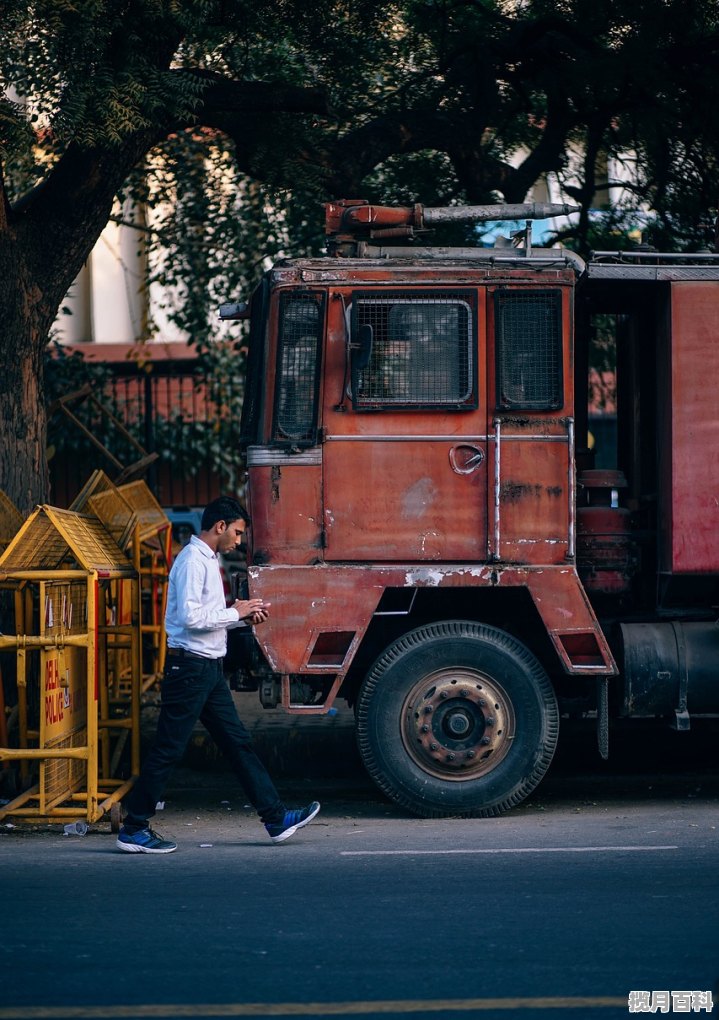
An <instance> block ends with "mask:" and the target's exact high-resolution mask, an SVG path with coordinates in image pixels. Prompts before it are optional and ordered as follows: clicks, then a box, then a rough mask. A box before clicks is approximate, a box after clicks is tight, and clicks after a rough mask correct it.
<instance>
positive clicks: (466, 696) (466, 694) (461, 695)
mask: <svg viewBox="0 0 719 1020" xmlns="http://www.w3.org/2000/svg"><path fill="white" fill-rule="evenodd" d="M459 696H460V698H468V697H469V691H460V692H459Z"/></svg>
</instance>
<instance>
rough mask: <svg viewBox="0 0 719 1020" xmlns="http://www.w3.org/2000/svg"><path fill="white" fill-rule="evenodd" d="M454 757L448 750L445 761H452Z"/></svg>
mask: <svg viewBox="0 0 719 1020" xmlns="http://www.w3.org/2000/svg"><path fill="white" fill-rule="evenodd" d="M454 759H455V755H454V754H452V752H451V751H450V753H449V754H448V755H447V761H454Z"/></svg>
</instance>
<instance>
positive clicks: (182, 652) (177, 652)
mask: <svg viewBox="0 0 719 1020" xmlns="http://www.w3.org/2000/svg"><path fill="white" fill-rule="evenodd" d="M167 654H168V655H169V656H170V657H171V658H173V659H199V660H200V662H219V659H212V658H211V657H210V656H209V655H198V654H197V652H188V650H187V649H186V648H168V649H167Z"/></svg>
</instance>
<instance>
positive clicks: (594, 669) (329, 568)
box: [248, 564, 618, 677]
mask: <svg viewBox="0 0 719 1020" xmlns="http://www.w3.org/2000/svg"><path fill="white" fill-rule="evenodd" d="M248 577H249V587H250V594H251V595H252V596H253V597H255V596H258V597H261V598H264V599H265V600H266V601H268V602H271V603H272V609H271V613H270V617H269V619H268V620H267V621H266V622H265V623H263V624H262V626H261V627H258V628H257V631H256V636H257V640H258V642H259V644H260V647H261V648H262V651H263V653H264V655H265V658H266V659H267V662H268V664H269V665H270V667H271V669H272V670H274V671H275V672H276V673H280V674H302V673H305V674H332V675H334V676H341V677H343V676H345V675H346V673H347V671H348V670H349V668H350V666H351V664H352V660H353V658H354V654H355V652H356V651H357V648H358V647H359V645H360V643H361V641H362V638H363V637H364V635H365V633H366V631H367V628H368V626H369V624H370V622H371V620H372V616H373V614H374V613H375V611H376V610H377V607H378V605H379V602H380V599H381V598H382V595H383V593H384V591H385V589H387V588H408V589H411V588H425V587H439V588H444V587H447V588H458V587H461V588H472V587H508V588H517V587H525V588H527V589H528V590H529V592H530V594H531V597H532V599H533V601H534V604H535V606H536V608H537V611H538V613H539V615H540V617H541V619H542V621H543V623H544V626H545V628H546V631H547V634H548V635H549V637H550V639H551V642H552V644H553V646H554V648H555V650H556V653H557V657H558V659H559V661H560V663H561V664H562V667H563V668H564V670H565V672H566V673H568V674H570V675H574V676H613V675H615V674H616V673H617V672H618V670H617V667H616V664H615V661H614V658H613V656H612V653H611V651H610V649H609V645H608V643H607V641H606V638H605V637H604V634H603V632H602V630H601V627H600V626H599V622H598V620H597V618H596V616H595V614H594V611H593V609H592V606H591V604H590V602H589V599H588V598H587V595H586V592H585V591H584V588H583V587H582V583H581V581H580V579H579V576H578V575H577V572H576V570H575V569H574V567H573V566H557V567H546V566H545V567H540V568H536V569H535V568H532V567H517V566H503V565H502V564H496V565H492V566H488V565H453V566H446V565H441V566H440V565H434V564H433V565H431V566H429V565H423V566H417V565H393V566H384V565H383V566H374V565H373V566H352V565H347V566H346V565H343V564H331V565H323V566H306V567H302V566H297V565H292V566H282V565H278V566H274V565H266V566H251V567H250V568H249V571H248Z"/></svg>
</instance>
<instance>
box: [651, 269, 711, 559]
mask: <svg viewBox="0 0 719 1020" xmlns="http://www.w3.org/2000/svg"><path fill="white" fill-rule="evenodd" d="M718 350H719V290H718V289H717V287H716V285H715V284H711V283H674V284H672V290H671V434H670V437H667V438H668V439H669V441H670V442H671V458H670V461H669V465H668V468H669V478H668V480H667V481H668V486H665V487H664V493H663V497H664V498H665V499H666V500H667V502H668V505H667V506H666V511H667V514H666V518H667V521H669V522H671V523H670V527H669V528H668V530H667V531H666V532H665V544H664V550H663V551H664V557H663V558H664V564H663V566H664V569H666V570H670V571H672V572H675V573H704V572H710V571H716V570H719V413H717V391H718V390H719V357H718V356H717V351H718ZM666 461H667V458H666V451H665V463H666Z"/></svg>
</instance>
